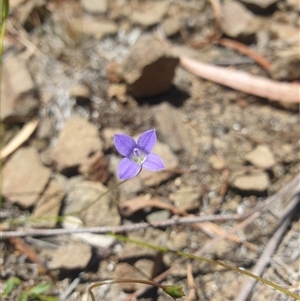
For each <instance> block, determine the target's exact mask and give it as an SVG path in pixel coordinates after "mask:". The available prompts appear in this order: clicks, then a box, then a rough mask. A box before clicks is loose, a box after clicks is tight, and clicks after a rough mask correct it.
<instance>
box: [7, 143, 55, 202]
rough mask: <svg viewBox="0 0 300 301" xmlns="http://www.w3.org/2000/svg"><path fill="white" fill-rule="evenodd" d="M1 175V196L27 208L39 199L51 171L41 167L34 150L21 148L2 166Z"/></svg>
mask: <svg viewBox="0 0 300 301" xmlns="http://www.w3.org/2000/svg"><path fill="white" fill-rule="evenodd" d="M2 174H3V178H2V179H3V180H2V181H3V182H2V184H3V186H2V194H3V196H4V197H5V198H6V199H7V200H8V201H11V202H14V203H18V204H20V205H21V206H23V207H24V208H29V207H31V206H32V205H34V203H35V202H36V201H37V200H38V199H39V195H40V194H41V193H42V192H43V190H44V188H45V186H46V184H47V183H48V181H49V177H50V175H51V170H50V169H48V168H46V167H44V166H43V165H42V163H41V160H40V158H39V154H38V152H37V151H36V149H35V148H33V147H22V148H20V149H18V150H17V151H16V152H15V153H14V154H13V155H12V156H11V157H10V158H9V160H8V161H7V162H6V163H5V164H4V167H3V170H2Z"/></svg>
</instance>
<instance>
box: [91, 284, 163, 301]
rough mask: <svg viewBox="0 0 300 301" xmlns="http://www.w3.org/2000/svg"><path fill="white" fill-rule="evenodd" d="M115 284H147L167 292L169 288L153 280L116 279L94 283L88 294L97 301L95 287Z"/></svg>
mask: <svg viewBox="0 0 300 301" xmlns="http://www.w3.org/2000/svg"><path fill="white" fill-rule="evenodd" d="M115 283H142V284H147V285H151V286H155V287H157V288H161V289H163V290H165V289H166V288H167V285H162V284H159V283H156V282H154V281H152V280H141V279H116V280H104V281H99V282H96V283H93V284H92V285H90V286H89V288H88V292H89V294H90V296H91V298H92V301H96V299H95V295H94V293H93V291H92V289H94V288H95V287H98V286H101V285H105V284H115Z"/></svg>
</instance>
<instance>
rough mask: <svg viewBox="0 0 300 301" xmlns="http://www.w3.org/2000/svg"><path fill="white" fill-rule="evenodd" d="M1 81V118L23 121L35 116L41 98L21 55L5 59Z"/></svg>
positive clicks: (9, 120)
mask: <svg viewBox="0 0 300 301" xmlns="http://www.w3.org/2000/svg"><path fill="white" fill-rule="evenodd" d="M2 72H3V75H2V81H1V112H0V114H1V120H2V121H3V122H23V121H27V120H28V119H30V118H32V117H33V116H35V114H36V112H37V110H38V105H39V100H38V97H37V90H36V88H35V85H34V82H33V80H32V78H31V75H30V73H29V71H28V69H27V67H26V63H25V61H24V60H23V59H22V57H21V56H12V57H10V58H9V59H7V60H5V61H4V64H3V70H2Z"/></svg>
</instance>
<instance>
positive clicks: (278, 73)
mask: <svg viewBox="0 0 300 301" xmlns="http://www.w3.org/2000/svg"><path fill="white" fill-rule="evenodd" d="M270 75H271V77H272V78H273V79H277V80H288V81H293V80H300V53H299V47H294V48H291V49H289V50H285V51H281V52H277V53H276V57H275V59H274V60H273V62H272V65H271V68H270Z"/></svg>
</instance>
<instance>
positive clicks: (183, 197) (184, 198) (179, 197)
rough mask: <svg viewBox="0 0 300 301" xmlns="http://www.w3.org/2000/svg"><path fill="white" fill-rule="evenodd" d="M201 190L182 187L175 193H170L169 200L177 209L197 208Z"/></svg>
mask: <svg viewBox="0 0 300 301" xmlns="http://www.w3.org/2000/svg"><path fill="white" fill-rule="evenodd" d="M200 197H201V191H200V189H199V188H195V187H188V186H187V187H182V188H180V189H179V190H178V191H177V192H176V193H174V194H171V195H170V200H171V201H172V202H174V205H175V206H176V207H178V209H180V210H183V211H191V210H196V209H199V205H200V204H199V200H200Z"/></svg>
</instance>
